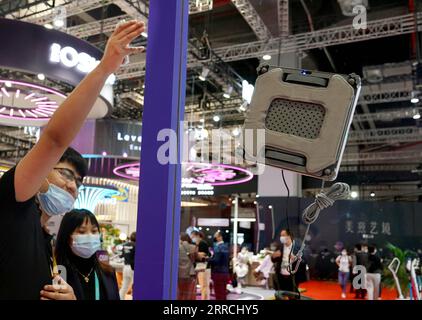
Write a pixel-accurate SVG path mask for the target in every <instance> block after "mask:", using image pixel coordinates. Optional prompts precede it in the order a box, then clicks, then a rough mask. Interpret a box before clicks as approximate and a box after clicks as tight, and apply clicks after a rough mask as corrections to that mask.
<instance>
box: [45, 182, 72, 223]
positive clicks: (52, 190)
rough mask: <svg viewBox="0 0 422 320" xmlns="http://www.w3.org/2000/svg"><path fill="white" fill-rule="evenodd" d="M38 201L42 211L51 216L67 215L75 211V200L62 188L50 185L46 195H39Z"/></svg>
mask: <svg viewBox="0 0 422 320" xmlns="http://www.w3.org/2000/svg"><path fill="white" fill-rule="evenodd" d="M38 200H39V202H40V206H41V208H42V210H43V211H44V212H45V213H46V214H48V215H49V216H50V217H51V216H57V215H60V214H65V213H66V212H69V211H70V210H72V209H73V205H74V203H75V199H74V198H73V197H72V195H71V194H70V193H69V192H67V191H65V190H63V189H62V188H60V187H58V186H56V185H54V184H52V183H49V184H48V190H47V192H45V193H41V192H40V193H38Z"/></svg>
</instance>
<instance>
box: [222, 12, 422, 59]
mask: <svg viewBox="0 0 422 320" xmlns="http://www.w3.org/2000/svg"><path fill="white" fill-rule="evenodd" d="M415 16H416V20H415ZM418 30H422V12H418V13H417V14H416V15H415V14H406V15H402V16H397V17H388V18H384V19H379V20H374V21H369V22H368V24H367V29H366V30H356V29H354V27H353V25H352V24H350V25H345V26H341V27H335V28H327V29H321V30H316V31H314V32H306V33H300V34H295V35H291V36H288V37H287V38H285V39H279V38H272V39H270V40H269V41H255V42H249V43H244V44H239V45H234V46H227V47H222V48H217V49H215V50H214V51H215V52H216V53H217V54H218V55H219V56H220V57H221V58H222V59H223V60H224V61H235V60H242V59H248V58H256V57H259V56H263V55H264V54H270V55H271V54H278V52H279V50H280V51H281V53H288V52H297V51H304V50H310V49H315V48H322V47H327V46H333V45H339V44H346V43H353V42H359V41H366V40H371V39H378V38H384V37H392V36H397V35H402V34H408V33H412V32H415V31H418ZM280 40H283V41H282V45H281V48H279V41H280Z"/></svg>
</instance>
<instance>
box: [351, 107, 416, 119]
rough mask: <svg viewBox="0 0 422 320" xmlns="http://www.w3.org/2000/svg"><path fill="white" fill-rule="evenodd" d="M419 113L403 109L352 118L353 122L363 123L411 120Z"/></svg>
mask: <svg viewBox="0 0 422 320" xmlns="http://www.w3.org/2000/svg"><path fill="white" fill-rule="evenodd" d="M418 112H419V109H418V108H404V109H396V110H394V109H393V110H392V111H385V112H374V113H362V114H355V115H354V116H353V122H365V121H393V120H395V119H407V118H409V119H411V118H412V117H413V116H414V115H415V114H416V113H418Z"/></svg>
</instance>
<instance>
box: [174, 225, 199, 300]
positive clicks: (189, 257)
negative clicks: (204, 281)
mask: <svg viewBox="0 0 422 320" xmlns="http://www.w3.org/2000/svg"><path fill="white" fill-rule="evenodd" d="M197 252H198V248H197V247H196V245H194V244H192V242H191V239H190V237H189V235H188V234H186V233H184V232H182V233H181V234H180V240H179V268H178V284H177V289H178V290H177V299H178V300H196V273H195V265H194V263H195V260H196V258H197Z"/></svg>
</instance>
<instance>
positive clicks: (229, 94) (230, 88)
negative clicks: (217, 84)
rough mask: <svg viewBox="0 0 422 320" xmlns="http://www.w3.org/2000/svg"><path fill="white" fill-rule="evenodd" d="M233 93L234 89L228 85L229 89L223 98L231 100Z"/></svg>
mask: <svg viewBox="0 0 422 320" xmlns="http://www.w3.org/2000/svg"><path fill="white" fill-rule="evenodd" d="M232 92H233V87H232V86H230V85H228V86H227V88H226V89H225V90H224V94H223V97H224V98H226V99H230V96H231V94H232Z"/></svg>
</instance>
